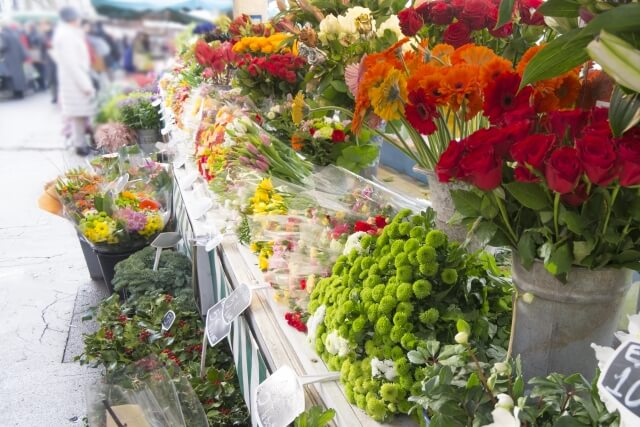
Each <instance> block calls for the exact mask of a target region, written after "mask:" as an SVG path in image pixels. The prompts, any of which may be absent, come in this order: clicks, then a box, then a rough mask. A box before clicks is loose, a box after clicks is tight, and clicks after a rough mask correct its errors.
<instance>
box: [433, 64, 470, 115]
mask: <svg viewBox="0 0 640 427" xmlns="http://www.w3.org/2000/svg"><path fill="white" fill-rule="evenodd" d="M477 75H478V67H477V66H474V65H467V64H460V65H456V66H454V67H451V68H450V69H449V72H448V73H447V74H446V75H445V76H444V78H443V79H442V83H441V90H442V92H443V94H444V95H445V96H448V97H449V105H450V106H451V108H452V109H453V110H454V111H457V110H458V109H459V108H460V105H462V103H463V102H464V100H465V98H466V95H467V94H469V93H471V92H473V91H474V90H477V89H478V88H479V82H478V79H477Z"/></svg>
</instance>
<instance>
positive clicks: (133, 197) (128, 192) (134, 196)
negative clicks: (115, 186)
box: [120, 191, 136, 200]
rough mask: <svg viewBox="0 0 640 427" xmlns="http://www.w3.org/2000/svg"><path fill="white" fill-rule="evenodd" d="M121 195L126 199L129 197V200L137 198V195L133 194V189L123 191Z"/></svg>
mask: <svg viewBox="0 0 640 427" xmlns="http://www.w3.org/2000/svg"><path fill="white" fill-rule="evenodd" d="M120 195H121V196H122V197H123V198H124V199H129V200H135V199H136V195H135V194H133V193H132V192H131V191H123V192H122V193H121V194H120Z"/></svg>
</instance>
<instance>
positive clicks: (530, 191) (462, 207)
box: [56, 0, 640, 427]
mask: <svg viewBox="0 0 640 427" xmlns="http://www.w3.org/2000/svg"><path fill="white" fill-rule="evenodd" d="M277 5H278V8H279V13H278V14H277V15H276V16H275V17H274V18H273V19H272V20H271V21H269V22H267V23H253V22H252V21H251V18H250V17H248V16H244V15H242V16H240V17H237V18H236V19H235V20H233V21H221V22H219V23H218V25H217V26H216V28H215V29H213V30H212V29H207V30H205V31H196V32H193V33H187V34H185V35H184V37H182V38H181V41H182V42H181V44H180V46H179V47H178V54H177V56H176V58H175V59H174V63H173V66H172V68H171V69H170V70H167V71H166V73H165V74H164V75H163V76H162V77H161V79H160V80H159V82H158V93H157V94H153V95H152V94H141V93H133V94H129V95H128V96H125V97H122V95H120V96H117V97H116V99H114V100H110V101H109V102H107V103H106V104H105V105H104V107H103V109H102V110H101V117H103V118H106V119H105V120H104V121H105V122H107V123H106V124H104V125H103V126H105V128H104V129H103V130H102V135H101V138H100V139H101V141H102V142H100V146H101V147H103V149H104V150H105V151H106V150H112V151H113V150H119V155H118V156H117V158H118V159H119V160H118V161H113V159H114V157H113V156H112V155H106V156H103V157H102V159H101V160H100V161H96V162H95V164H94V169H95V171H94V172H95V173H89V172H86V171H70V172H69V173H67V174H66V176H65V177H63V178H61V179H60V180H59V183H58V185H57V186H56V190H57V192H58V197H59V198H60V199H61V200H62V201H63V204H64V206H65V209H66V210H67V211H68V212H69V216H70V218H72V220H73V221H75V223H76V225H77V228H78V230H79V233H80V234H81V235H83V236H84V238H85V239H86V240H87V241H88V242H89V243H91V244H92V245H94V246H96V247H97V248H100V247H103V246H105V245H106V246H107V247H119V246H118V245H123V244H129V243H131V244H134V243H135V242H138V241H143V242H146V241H147V240H149V239H150V238H151V237H152V236H153V235H154V234H156V233H157V232H159V231H161V230H162V229H163V227H164V225H165V224H166V223H167V222H168V219H167V218H165V213H167V212H172V213H173V216H174V217H175V221H174V224H175V227H176V230H177V231H178V232H179V233H180V235H181V236H182V242H181V243H180V244H179V249H180V252H182V253H183V254H185V255H187V256H188V258H189V259H190V261H191V263H192V265H193V270H192V271H193V277H192V282H193V291H194V295H193V298H194V299H195V301H196V302H197V306H198V310H199V312H200V315H201V316H202V317H203V318H206V321H205V323H204V328H203V329H204V330H203V331H202V332H204V334H205V337H203V338H202V339H203V341H202V343H203V345H202V346H201V347H203V348H201V350H202V351H203V356H202V360H205V361H206V360H208V359H207V358H206V357H207V356H206V352H207V351H214V350H211V349H210V348H209V349H208V347H209V346H208V345H207V344H208V343H209V344H215V345H216V346H219V345H221V344H218V343H220V342H223V341H226V342H227V343H228V345H229V347H230V349H231V352H232V354H233V363H234V365H235V368H236V372H237V378H238V389H239V391H240V392H241V393H242V396H243V398H244V401H245V402H246V405H247V409H248V412H249V413H250V418H251V424H252V425H261V426H285V425H288V424H289V423H290V422H292V421H293V419H294V418H295V416H297V415H299V414H300V413H301V412H302V407H301V406H300V405H297V403H296V402H300V401H304V402H306V407H310V406H313V405H319V406H323V407H325V408H332V409H334V410H335V414H334V415H335V417H334V418H333V421H330V420H329V418H331V415H332V413H327V414H326V415H327V420H325V419H324V417H320V416H319V413H318V412H308V413H303V415H301V417H302V418H303V419H304V420H305V421H304V422H305V423H306V422H310V421H308V420H310V419H311V418H322V422H319V421H318V425H324V424H325V423H327V422H330V423H333V425H337V426H377V425H407V426H409V425H419V426H478V427H481V426H520V425H522V426H541V427H542V426H596V425H597V426H617V425H635V424H637V423H638V422H640V421H638V419H637V418H635V419H634V418H633V416H634V415H629V414H630V413H633V408H632V407H631V406H633V405H632V403H633V400H632V399H631V398H630V397H629V396H630V395H632V394H633V393H632V391H633V390H635V388H634V387H635V385H629V384H627V382H626V380H627V378H629V375H631V374H629V373H627V374H624V375H627V376H624V377H621V375H622V374H610V373H611V372H614V371H612V370H611V369H613V367H612V365H611V363H612V362H603V361H605V360H609V361H610V360H618V359H619V357H618V356H613V351H612V350H611V349H608V348H607V346H610V345H612V344H614V332H615V331H616V330H617V329H618V325H619V321H620V318H621V317H622V312H623V311H624V310H623V305H624V304H623V302H624V300H625V298H626V295H627V291H628V290H629V289H630V287H631V282H632V280H631V271H632V270H637V269H638V268H639V267H640V264H639V262H640V249H639V247H640V240H639V239H640V231H639V225H638V220H639V217H638V215H636V210H635V208H636V207H637V206H638V204H639V203H640V197H639V193H638V184H639V183H640V179H639V178H638V176H639V174H638V166H637V164H638V161H639V159H638V155H637V154H638V147H640V131H639V130H638V129H639V128H638V123H639V122H640V114H639V112H640V103H639V101H638V91H639V90H640V86H639V83H638V82H639V81H640V75H639V74H640V73H639V72H638V67H637V61H634V60H635V59H637V58H638V57H639V55H640V54H639V53H638V52H639V51H638V48H637V47H638V45H637V36H638V34H640V26H639V25H638V22H640V15H639V14H640V7H639V6H638V4H637V3H634V2H631V3H628V4H604V3H599V2H592V3H590V2H580V3H576V2H567V1H564V0H548V1H547V2H544V3H542V2H541V1H539V0H516V1H513V0H502V1H497V0H452V1H448V0H433V1H417V2H412V4H411V5H410V6H407V5H406V2H405V1H400V0H397V1H394V0H389V1H384V2H374V1H368V0H359V1H351V2H344V1H340V0H327V1H319V0H293V1H289V2H288V3H286V4H285V2H280V1H278V2H277ZM151 107H153V108H151ZM154 108H155V110H153V109H154ZM152 110H153V111H152ZM158 124H159V125H158ZM156 126H161V129H160V130H159V132H160V134H161V135H163V137H164V138H163V139H164V143H158V144H155V145H154V147H155V149H159V150H161V151H162V157H163V158H166V159H169V163H170V165H171V172H172V174H173V177H172V178H171V180H170V181H172V186H173V190H174V191H173V192H172V193H171V195H170V202H169V201H168V200H167V197H166V195H161V194H160V193H161V191H160V188H161V187H159V185H160V184H159V183H157V182H156V181H157V180H155V181H154V179H155V178H156V177H155V176H154V174H153V173H150V172H148V171H146V169H147V168H151V169H152V170H155V169H154V166H150V165H146V164H145V165H141V164H140V163H139V162H137V163H136V162H135V161H133V160H131V161H129V160H127V159H128V158H129V157H127V156H131V154H130V153H131V152H132V150H133V151H135V150H136V147H135V142H136V138H135V134H136V132H137V133H138V134H140V131H141V130H145V129H148V128H156ZM156 139H159V138H156ZM138 144H140V145H144V142H143V138H142V137H139V138H138ZM385 144H386V145H390V146H392V147H394V148H395V150H396V152H397V153H400V154H401V155H402V156H405V157H406V158H408V159H410V160H411V161H413V162H414V163H415V165H416V167H415V169H416V170H417V171H419V173H421V174H424V175H426V177H427V180H428V187H425V186H424V185H423V184H422V183H421V182H419V181H413V180H411V179H408V178H407V177H402V176H401V175H400V174H399V173H396V172H393V171H389V170H388V169H387V168H386V167H385V166H384V164H381V159H380V151H381V147H382V146H383V145H385ZM146 149H148V147H146V148H145V150H146ZM127 153H129V154H127ZM132 167H133V168H134V169H135V170H131V168H132ZM125 172H126V174H125ZM154 183H155V184H154ZM162 183H163V185H164V184H166V181H165V180H162ZM416 195H418V197H416ZM114 245H115V246H114ZM97 252H98V253H100V251H98V250H97ZM116 283H118V280H116ZM243 293H244V294H243ZM243 295H244V296H243ZM247 295H248V296H247ZM243 298H247V300H246V301H245V302H246V304H245V306H242V301H244V300H242V299H243ZM241 300H242V301H241ZM238 307H240V308H242V307H247V308H246V309H245V310H244V311H243V310H240V309H238V310H237V312H236V309H237V308H238ZM634 322H636V323H637V318H635V317H633V318H632V322H631V325H630V327H629V328H630V335H621V334H618V335H617V336H619V337H623V338H621V340H622V341H624V342H625V343H626V342H627V341H628V340H629V339H632V340H636V341H637V339H638V337H632V338H629V337H630V336H633V335H634V334H636V335H637V331H636V330H635V329H637V325H636V323H634ZM592 347H593V349H595V350H596V351H595V352H594V350H593V349H592ZM215 348H216V349H217V348H218V347H215ZM629 348H631V347H629ZM207 349H208V350H207ZM216 351H217V350H216ZM596 356H597V357H596ZM598 360H600V362H601V363H600V368H601V369H602V370H603V372H604V374H603V375H602V376H599V375H600V372H599V371H598V370H597V367H598ZM203 363H204V362H203ZM616 366H617V365H616ZM619 367H620V366H618V368H619ZM616 369H617V368H616ZM629 369H630V370H632V369H634V368H632V367H630V368H629ZM636 369H637V368H636ZM616 372H617V371H616ZM624 372H627V371H624ZM287 375H293V376H294V378H293V380H292V381H293V384H294V385H296V384H297V385H299V386H300V387H299V388H296V387H293V388H291V389H290V390H291V391H287V392H286V393H290V399H287V396H284V398H283V400H285V401H286V400H290V402H289V403H290V404H289V406H286V405H285V406H286V408H285V409H283V410H282V411H281V413H280V415H281V418H282V419H280V418H278V416H275V415H274V413H276V414H277V413H278V410H277V409H276V408H278V406H277V405H278V404H283V405H284V403H283V402H280V403H278V402H277V401H276V400H277V399H276V397H277V396H280V395H281V394H282V393H284V391H283V390H289V389H288V388H286V387H285V385H284V384H285V382H282V386H281V389H280V390H279V393H275V392H274V393H267V392H265V393H266V395H267V396H272V397H269V398H265V397H264V396H265V393H263V392H262V391H264V387H268V386H269V384H270V383H275V382H276V380H277V381H282V378H283V376H285V377H286V376H287ZM615 375H618V376H615ZM308 376H314V378H315V379H316V380H318V378H319V380H318V381H320V382H317V381H315V380H314V379H311V378H309V377H308ZM318 376H319V377H318ZM598 378H600V383H598ZM616 378H617V379H618V380H619V382H618V383H616V384H617V387H618V388H614V389H611V387H609V388H607V387H605V386H603V381H605V382H606V383H607V384H611V381H615V379H616ZM623 380H624V381H623ZM314 381H315V382H314ZM607 381H608V382H607ZM303 384H306V386H305V387H302V385H303ZM625 384H626V385H625ZM636 384H637V383H636ZM623 387H626V388H625V392H626V393H627V394H626V396H627V398H626V400H625V399H619V398H618V397H619V396H618V395H621V394H620V393H618V392H620V391H621V390H622V388H623ZM300 390H304V392H300V393H299V391H300ZM296 393H297V394H296ZM301 393H302V394H303V395H302V394H301ZM616 393H618V394H616ZM298 394H300V395H298ZM280 397H282V396H280ZM285 403H286V402H285ZM294 403H296V405H294ZM294 406H295V408H294ZM265 407H268V409H265ZM292 408H293V409H292ZM291 411H292V414H293V415H292V416H291V417H289V418H287V417H288V416H289V415H291V414H289V412H291ZM314 411H317V410H314ZM267 413H269V414H270V415H266V414H267ZM247 422H248V421H247ZM297 423H300V424H297ZM634 423H635V424H634ZM296 425H309V424H303V422H302V421H300V419H299V421H297V422H296ZM312 425H315V424H312Z"/></svg>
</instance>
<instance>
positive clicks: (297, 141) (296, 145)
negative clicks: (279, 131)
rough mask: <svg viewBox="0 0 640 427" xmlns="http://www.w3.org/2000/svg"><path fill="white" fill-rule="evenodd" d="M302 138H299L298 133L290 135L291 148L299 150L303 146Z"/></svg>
mask: <svg viewBox="0 0 640 427" xmlns="http://www.w3.org/2000/svg"><path fill="white" fill-rule="evenodd" d="M303 142H304V139H303V138H300V137H299V136H298V135H293V136H291V148H293V149H294V150H295V151H300V150H302V148H303V147H304V144H303Z"/></svg>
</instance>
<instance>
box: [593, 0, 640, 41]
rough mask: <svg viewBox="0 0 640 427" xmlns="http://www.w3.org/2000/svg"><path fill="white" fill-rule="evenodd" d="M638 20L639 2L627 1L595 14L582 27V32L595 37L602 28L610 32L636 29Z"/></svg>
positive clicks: (639, 16) (639, 14) (639, 13)
mask: <svg viewBox="0 0 640 427" xmlns="http://www.w3.org/2000/svg"><path fill="white" fill-rule="evenodd" d="M638 22H640V4H638V3H629V4H625V5H623V6H617V7H615V8H613V9H611V10H609V11H607V12H605V13H601V14H599V15H596V16H595V18H593V19H592V20H591V21H590V22H589V23H588V24H587V26H586V27H584V28H583V29H582V32H583V33H584V34H587V35H591V36H592V37H595V36H596V35H597V34H600V31H602V30H607V31H608V32H610V33H622V32H625V31H637V30H638Z"/></svg>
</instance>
